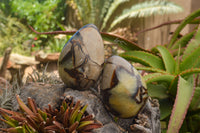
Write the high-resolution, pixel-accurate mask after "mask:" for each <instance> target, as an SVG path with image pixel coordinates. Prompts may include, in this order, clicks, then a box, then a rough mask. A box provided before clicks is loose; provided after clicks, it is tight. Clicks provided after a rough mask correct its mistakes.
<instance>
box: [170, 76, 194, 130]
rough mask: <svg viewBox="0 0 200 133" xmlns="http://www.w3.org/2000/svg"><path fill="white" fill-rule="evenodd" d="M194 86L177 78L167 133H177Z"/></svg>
mask: <svg viewBox="0 0 200 133" xmlns="http://www.w3.org/2000/svg"><path fill="white" fill-rule="evenodd" d="M194 90H195V87H194V84H191V83H190V82H189V81H187V80H185V79H183V78H182V77H181V76H179V81H178V87H177V95H176V100H175V103H174V107H173V110H172V114H171V117H170V121H169V125H168V130H167V132H168V133H176V132H179V129H180V127H181V125H182V123H183V120H184V118H185V116H186V113H187V110H188V107H189V105H190V103H191V100H192V97H193V94H194Z"/></svg>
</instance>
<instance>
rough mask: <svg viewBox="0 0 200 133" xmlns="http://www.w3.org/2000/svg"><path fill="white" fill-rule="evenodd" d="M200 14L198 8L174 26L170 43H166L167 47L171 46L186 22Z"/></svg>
mask: <svg viewBox="0 0 200 133" xmlns="http://www.w3.org/2000/svg"><path fill="white" fill-rule="evenodd" d="M198 16H200V9H198V10H197V11H195V12H193V13H191V14H190V15H189V16H188V17H187V18H186V19H185V20H184V21H182V22H181V24H180V25H179V26H178V27H177V28H176V30H175V32H174V34H173V35H172V38H171V40H170V43H169V45H168V48H171V47H172V45H173V44H174V43H175V42H176V40H177V38H178V35H179V33H180V32H181V30H182V29H183V28H184V27H185V26H186V25H187V24H188V23H190V22H191V21H192V20H194V19H195V18H196V17H198Z"/></svg>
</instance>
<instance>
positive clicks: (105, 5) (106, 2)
mask: <svg viewBox="0 0 200 133" xmlns="http://www.w3.org/2000/svg"><path fill="white" fill-rule="evenodd" d="M112 2H113V0H101V5H100V9H101V12H100V14H99V16H100V18H99V19H100V23H101V24H102V23H103V19H104V17H105V15H106V14H107V12H108V10H109V8H110V6H111V4H112Z"/></svg>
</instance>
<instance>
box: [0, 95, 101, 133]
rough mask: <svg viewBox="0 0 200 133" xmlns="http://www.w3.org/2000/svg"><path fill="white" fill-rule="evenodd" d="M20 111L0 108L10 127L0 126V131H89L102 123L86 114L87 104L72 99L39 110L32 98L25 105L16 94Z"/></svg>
mask: <svg viewBox="0 0 200 133" xmlns="http://www.w3.org/2000/svg"><path fill="white" fill-rule="evenodd" d="M16 99H17V102H18V104H19V107H20V111H21V112H14V111H10V110H6V109H3V108H0V114H1V116H3V118H4V119H0V120H1V121H4V122H5V123H7V124H8V125H9V126H10V128H0V131H5V132H15V133H25V132H28V133H48V132H55V133H72V132H80V133H82V132H91V130H92V129H95V128H99V127H101V126H102V125H101V124H100V123H96V122H95V120H94V119H93V116H92V115H88V114H87V113H86V112H85V110H86V108H87V105H85V106H81V105H80V101H77V102H76V104H74V101H73V99H72V100H69V101H68V102H66V101H65V100H64V101H63V102H62V105H61V106H60V109H52V107H51V105H49V108H47V109H44V110H41V109H39V108H37V106H36V103H35V101H34V100H33V99H31V98H28V106H29V107H27V106H26V105H25V104H24V103H23V102H22V100H21V99H20V98H19V95H17V96H16Z"/></svg>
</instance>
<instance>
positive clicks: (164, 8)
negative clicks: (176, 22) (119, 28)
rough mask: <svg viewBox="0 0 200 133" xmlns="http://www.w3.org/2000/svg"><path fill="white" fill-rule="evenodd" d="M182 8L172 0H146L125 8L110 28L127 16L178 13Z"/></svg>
mask: <svg viewBox="0 0 200 133" xmlns="http://www.w3.org/2000/svg"><path fill="white" fill-rule="evenodd" d="M182 10H183V9H182V8H181V7H180V6H178V5H176V4H174V3H172V2H168V1H163V0H157V1H155V0H153V1H146V2H143V3H139V4H136V5H133V6H132V7H131V8H130V9H126V10H124V11H123V13H122V15H120V16H118V17H117V18H116V19H115V20H114V21H113V22H112V24H111V26H110V29H109V30H111V29H112V28H113V27H114V26H115V25H116V24H118V23H120V22H121V21H122V20H124V19H126V18H136V17H147V16H151V15H155V14H167V13H178V12H181V11H182Z"/></svg>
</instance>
